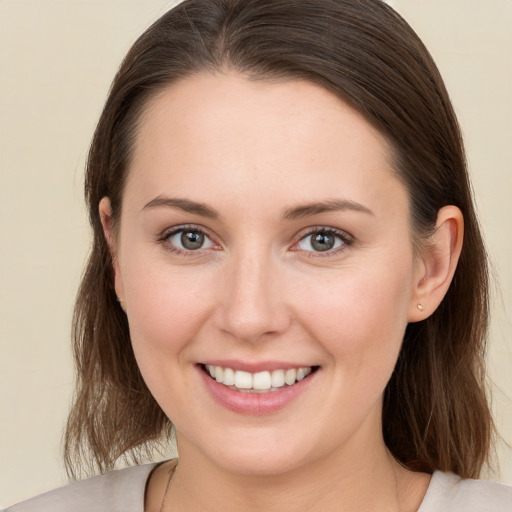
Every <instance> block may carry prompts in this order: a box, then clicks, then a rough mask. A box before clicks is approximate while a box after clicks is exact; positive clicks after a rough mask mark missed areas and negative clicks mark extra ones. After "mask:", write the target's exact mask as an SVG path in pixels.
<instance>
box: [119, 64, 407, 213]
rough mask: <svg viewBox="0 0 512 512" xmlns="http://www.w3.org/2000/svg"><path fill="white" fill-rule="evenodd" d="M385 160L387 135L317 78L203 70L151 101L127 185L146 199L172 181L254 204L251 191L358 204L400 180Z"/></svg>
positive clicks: (181, 188) (206, 197) (182, 188)
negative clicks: (255, 77) (254, 77)
mask: <svg viewBox="0 0 512 512" xmlns="http://www.w3.org/2000/svg"><path fill="white" fill-rule="evenodd" d="M391 161H392V159H391V150H390V148H389V146H388V144H387V142H386V140H385V138H384V137H383V136H382V135H381V134H380V133H379V132H378V131H377V130H376V129H375V128H374V127H373V126H372V125H370V124H369V123H368V122H367V121H366V120H365V119H364V118H363V116H361V115H360V114H359V113H358V112H356V111H355V110H354V109H353V108H351V107H350V106H349V105H347V104H346V103H344V102H343V101H341V100H340V99H339V98H337V97H336V96H334V95H333V94H332V93H330V92H329V91H327V90H325V89H324V88H322V87H320V86H318V85H316V84H313V83H310V82H307V81H300V80H293V81H280V82H275V81H272V82H270V81H262V80H257V81H256V80H248V79H247V78H246V77H245V76H243V75H239V74H220V73H219V74H206V73H205V74H199V75H196V76H192V77H189V78H186V79H183V80H181V81H179V82H177V83H175V84H173V85H171V86H169V87H168V88H166V89H164V90H163V91H161V92H160V93H159V94H158V95H156V96H155V97H154V98H153V99H152V100H151V101H150V102H149V104H148V106H147V108H146V109H145V110H144V112H143V114H142V116H141V118H140V121H139V124H138V131H137V136H136V142H135V147H134V155H133V160H132V165H131V168H130V174H129V177H128V184H127V185H128V186H127V188H128V189H130V186H129V185H130V183H131V184H132V185H133V186H132V187H131V188H132V190H136V191H137V193H138V194H139V195H144V194H145V195H146V196H147V198H148V200H149V199H151V197H149V196H151V195H153V196H156V195H158V194H161V193H164V192H167V190H165V191H164V190H160V189H161V188H162V187H164V188H165V187H169V188H172V190H173V192H174V194H173V195H176V194H182V195H183V194H185V195H187V194H188V193H190V192H191V191H192V190H193V193H194V194H195V195H196V198H197V199H198V200H202V201H205V202H210V197H211V196H212V195H214V194H215V195H216V196H217V197H228V196H229V194H230V193H233V191H236V194H237V197H245V198H247V199H252V200H253V202H254V198H255V197H257V192H258V191H262V192H265V193H266V194H267V195H272V193H273V191H275V193H276V194H281V197H282V201H283V203H286V202H288V201H289V202H294V201H304V200H306V199H311V198H313V199H316V197H315V196H322V197H318V199H319V200H320V199H325V198H326V195H327V196H328V195H329V194H330V193H333V194H334V193H335V194H336V195H338V196H348V195H350V196H351V197H348V199H351V200H354V201H358V202H361V201H362V200H363V199H364V198H365V196H367V195H368V192H371V191H374V192H375V193H378V194H380V195H382V194H383V193H384V189H385V188H386V187H389V186H391V187H396V186H398V185H400V184H399V182H398V180H397V179H396V178H395V176H394V172H393V170H392V168H391V164H390V162H391ZM400 186H401V185H400ZM199 196H203V197H199Z"/></svg>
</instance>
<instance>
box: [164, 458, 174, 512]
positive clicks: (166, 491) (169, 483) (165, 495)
mask: <svg viewBox="0 0 512 512" xmlns="http://www.w3.org/2000/svg"><path fill="white" fill-rule="evenodd" d="M176 466H177V463H175V464H171V467H170V468H169V479H168V480H167V485H166V486H165V492H164V497H163V498H162V504H161V505H160V512H164V507H165V500H166V498H167V494H168V493H169V489H170V487H171V481H172V475H173V474H174V471H175V470H176Z"/></svg>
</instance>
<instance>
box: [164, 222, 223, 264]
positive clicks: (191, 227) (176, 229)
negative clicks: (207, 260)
mask: <svg viewBox="0 0 512 512" xmlns="http://www.w3.org/2000/svg"><path fill="white" fill-rule="evenodd" d="M183 231H196V232H197V233H201V234H202V235H204V236H205V237H206V238H208V239H209V240H210V242H211V243H212V244H213V247H207V248H205V249H203V248H200V249H197V250H187V249H182V248H181V247H176V246H175V245H174V244H171V243H170V242H169V239H170V238H171V237H172V236H174V235H176V234H178V233H180V232H183ZM157 242H158V243H160V244H162V245H163V246H164V247H165V249H166V250H168V251H169V252H173V253H176V254H179V255H184V256H194V255H198V254H201V253H203V252H204V251H208V250H211V249H212V248H213V249H216V248H217V247H220V244H219V243H218V242H216V241H215V237H214V236H212V235H211V233H210V231H209V230H207V229H206V228H204V227H203V226H200V225H198V224H180V225H177V226H173V227H171V228H167V229H165V230H164V231H163V232H162V233H161V234H160V235H159V236H158V238H157Z"/></svg>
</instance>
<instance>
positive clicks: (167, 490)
mask: <svg viewBox="0 0 512 512" xmlns="http://www.w3.org/2000/svg"><path fill="white" fill-rule="evenodd" d="M173 462H174V463H171V467H170V468H169V478H168V479H167V485H166V486H165V492H164V495H163V497H162V503H161V505H160V510H159V512H164V509H165V503H166V499H167V494H168V493H169V489H170V488H171V482H172V477H173V475H174V472H175V471H176V466H177V465H178V460H177V459H175V460H174V461H173ZM393 476H394V480H395V482H394V483H395V497H396V502H397V503H396V505H397V512H401V510H402V508H401V503H400V497H399V496H400V490H399V484H398V475H397V474H396V471H393Z"/></svg>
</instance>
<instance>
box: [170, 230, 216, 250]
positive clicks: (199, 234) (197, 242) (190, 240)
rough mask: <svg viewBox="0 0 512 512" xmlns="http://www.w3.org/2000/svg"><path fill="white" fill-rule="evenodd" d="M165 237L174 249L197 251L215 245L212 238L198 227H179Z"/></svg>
mask: <svg viewBox="0 0 512 512" xmlns="http://www.w3.org/2000/svg"><path fill="white" fill-rule="evenodd" d="M164 238H165V241H166V242H167V243H169V244H170V245H171V246H172V248H173V249H175V250H178V251H197V250H199V249H210V248H212V247H213V246H214V243H213V242H212V240H211V239H210V238H209V237H208V236H207V235H206V234H205V233H204V232H203V231H201V230H200V229H198V228H179V229H176V230H174V231H172V232H171V233H168V234H167V235H166V236H165V237H164Z"/></svg>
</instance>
